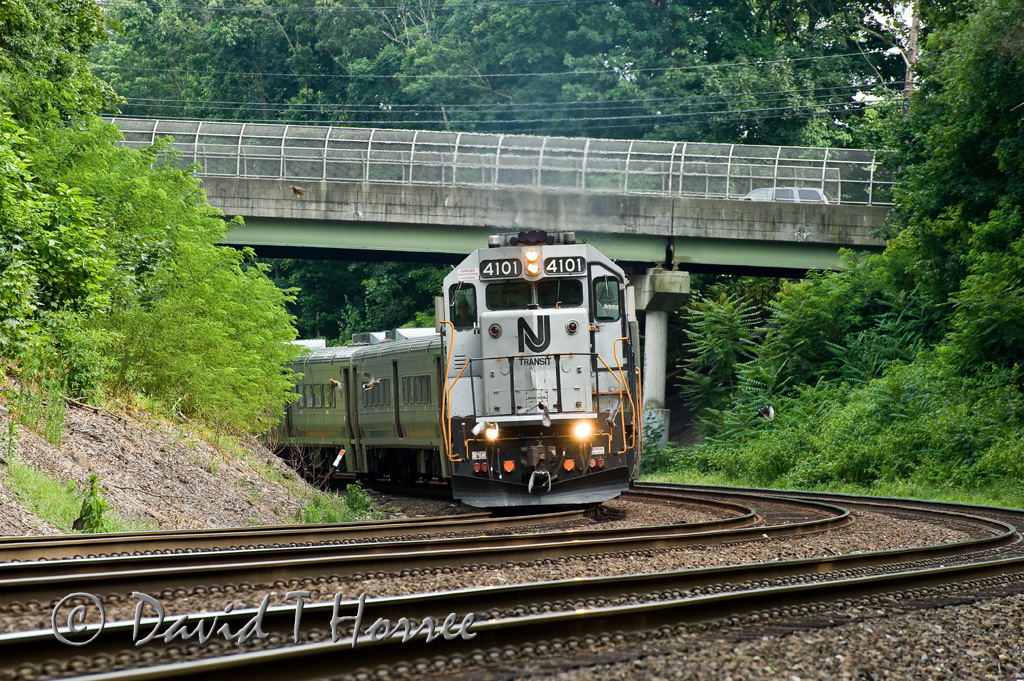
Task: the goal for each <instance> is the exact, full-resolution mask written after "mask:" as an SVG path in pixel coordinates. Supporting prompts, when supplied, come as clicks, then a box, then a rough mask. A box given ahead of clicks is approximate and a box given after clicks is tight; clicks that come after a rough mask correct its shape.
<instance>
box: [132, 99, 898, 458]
mask: <svg viewBox="0 0 1024 681" xmlns="http://www.w3.org/2000/svg"><path fill="white" fill-rule="evenodd" d="M114 122H115V123H116V124H117V125H119V126H120V127H121V129H122V131H123V133H124V137H125V143H126V144H127V145H129V146H143V145H148V144H151V143H152V142H153V141H154V140H155V139H156V137H162V136H165V135H173V136H174V146H175V147H176V148H177V149H178V150H179V151H180V152H181V155H182V161H183V162H184V163H186V164H192V163H197V164H199V166H200V170H199V171H198V174H199V175H200V176H201V177H202V180H203V186H204V188H205V190H206V194H207V197H208V198H209V200H210V203H211V204H213V205H214V206H216V207H217V208H220V209H221V210H223V211H224V213H225V214H226V215H227V216H229V217H230V216H236V215H240V216H242V217H243V218H245V226H244V227H242V228H239V229H236V230H233V231H232V232H230V233H229V234H228V236H227V243H228V244H231V245H239V246H252V247H254V248H256V249H257V251H258V252H261V253H263V254H265V255H289V256H296V257H302V256H303V255H316V254H320V253H322V252H323V251H330V252H331V254H333V255H334V257H340V258H352V259H367V260H369V259H378V258H381V257H387V258H391V259H395V258H405V259H409V260H419V261H422V260H425V259H426V260H430V259H432V260H439V261H448V262H452V263H454V262H458V261H459V260H461V258H462V257H463V256H465V255H466V254H467V253H469V252H471V251H472V250H473V249H475V248H480V247H486V245H487V237H488V235H490V234H493V233H497V232H502V231H523V230H530V229H544V230H547V231H558V230H568V231H574V232H576V235H577V238H578V239H579V240H586V241H588V242H589V243H592V244H593V245H594V246H595V247H597V248H598V249H599V250H601V251H602V252H603V253H605V254H606V255H609V256H610V257H612V258H615V259H616V260H618V261H620V262H621V263H623V264H626V265H627V266H629V267H628V268H629V270H630V271H631V272H632V276H631V280H632V281H633V284H634V286H635V288H636V290H637V297H638V301H637V306H638V308H639V309H641V310H643V312H644V315H645V348H644V352H645V357H644V384H645V392H644V409H645V411H646V414H645V418H647V419H648V423H652V422H653V423H654V424H655V427H657V425H658V424H661V425H662V426H667V419H668V412H667V411H666V410H665V409H664V407H665V344H666V342H667V325H668V313H669V312H670V311H672V310H675V309H677V308H678V307H679V306H680V305H682V303H683V302H684V301H685V298H686V295H687V294H688V293H689V272H694V271H713V272H743V273H752V274H757V273H761V274H776V275H789V276H794V275H795V276H800V275H802V274H803V273H805V272H806V271H807V270H810V269H835V268H837V267H838V265H839V249H840V248H852V249H856V250H869V251H877V250H881V249H882V248H883V247H884V245H885V244H884V241H883V240H881V239H879V238H877V237H874V236H872V233H873V232H874V231H875V230H878V229H880V228H881V227H882V224H883V220H884V218H885V215H886V213H887V212H888V207H889V190H890V186H891V180H890V178H889V177H888V176H887V174H886V173H885V171H884V170H883V169H882V168H881V167H880V166H879V164H878V161H877V158H876V154H875V152H872V151H865V150H848V149H819V148H799V147H764V146H747V145H729V144H700V143H688V142H651V141H640V140H633V141H630V140H601V139H583V138H567V137H563V138H559V137H537V136H527V135H500V134H491V133H451V132H436V131H427V130H420V131H415V130H379V129H365V128H338V127H325V126H314V125H303V126H295V125H268V124H255V123H220V122H202V121H179V120H161V121H157V120H147V119H123V118H122V119H114ZM769 187H776V188H777V187H803V188H813V189H820V190H821V191H823V192H824V193H825V194H826V195H827V196H828V197H829V201H830V203H829V204H827V205H823V204H814V203H782V202H754V201H742V200H738V199H741V198H742V197H743V196H744V195H746V194H747V193H748V192H750V191H752V190H754V189H761V188H769ZM652 265H656V266H655V267H652ZM662 432H663V433H664V434H666V435H667V428H662ZM666 435H663V438H664V437H665V436H666Z"/></svg>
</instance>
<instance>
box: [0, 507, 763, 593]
mask: <svg viewBox="0 0 1024 681" xmlns="http://www.w3.org/2000/svg"><path fill="white" fill-rule="evenodd" d="M716 505H717V506H718V507H719V508H721V509H723V510H726V509H727V510H729V511H731V512H734V513H736V515H734V516H732V517H728V518H724V519H718V520H708V521H703V522H699V523H689V524H685V525H654V526H649V527H641V528H625V529H600V528H599V529H592V530H558V531H553V532H545V533H533V534H498V535H484V534H475V535H471V536H463V537H431V538H429V539H412V538H408V534H409V533H408V532H402V529H404V527H403V526H400V527H399V529H398V530H397V531H395V532H394V533H393V534H395V535H398V536H399V537H400V538H398V539H394V540H392V541H378V542H372V543H366V542H362V543H361V542H355V541H353V542H350V543H344V544H339V543H320V544H308V545H300V546H264V547H243V548H223V549H210V550H205V551H191V552H177V553H148V552H147V553H139V552H133V553H131V554H128V555H111V556H102V557H88V558H68V559H56V560H45V561H21V562H17V563H0V580H2V579H16V578H19V577H25V576H44V575H55V574H60V575H65V576H71V575H75V574H85V573H91V572H95V570H96V567H95V566H97V565H99V566H104V567H106V568H107V569H108V570H110V571H114V570H135V569H143V568H151V569H160V568H165V567H177V566H183V567H185V566H191V567H198V566H202V565H205V564H216V563H220V562H224V561H227V560H235V561H244V560H257V559H258V560H263V561H269V560H275V559H277V558H284V557H286V556H287V557H288V558H294V557H303V558H307V559H313V558H335V557H340V556H344V555H366V554H374V553H394V552H396V551H401V550H410V551H415V550H417V549H421V548H424V547H437V546H439V545H440V546H445V547H457V548H461V549H463V550H473V549H477V548H481V547H494V546H503V545H519V544H526V543H530V542H532V541H538V542H544V543H549V542H552V541H558V540H566V541H567V540H600V539H605V538H617V537H622V536H629V535H633V534H636V535H643V534H650V535H654V534H692V533H698V532H715V531H722V530H726V529H730V528H736V527H744V526H747V525H752V524H754V523H755V522H756V521H757V519H758V516H757V514H756V513H755V512H754V510H753V509H751V508H749V507H745V506H739V505H737V504H730V503H724V502H716ZM454 524H455V523H452V525H454ZM432 527H436V526H432ZM452 529H454V530H458V529H460V528H459V527H458V526H456V527H454V528H452ZM468 529H469V530H475V529H477V530H478V529H481V528H475V527H472V523H470V526H469V527H468ZM376 536H377V535H376V534H374V533H370V534H369V535H368V537H369V538H376ZM345 538H353V537H345Z"/></svg>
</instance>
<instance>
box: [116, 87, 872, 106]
mask: <svg viewBox="0 0 1024 681" xmlns="http://www.w3.org/2000/svg"><path fill="white" fill-rule="evenodd" d="M886 85H891V84H886V83H870V84H861V85H835V86H829V87H818V88H802V89H792V90H764V91H760V92H746V93H720V94H704V95H694V96H691V97H653V98H640V99H610V100H600V101H572V102H517V103H512V104H503V103H500V102H491V103H483V104H455V103H438V104H385V103H379V104H327V103H308V102H305V103H289V102H232V101H217V100H201V99H167V98H157V97H127V98H125V100H126V101H127V102H129V103H131V104H132V105H134V106H140V107H142V106H144V107H158V106H170V105H178V104H181V105H185V104H195V105H203V106H208V107H231V108H238V109H254V108H261V109H289V110H299V111H301V110H310V111H320V112H323V111H354V112H383V113H388V112H394V111H398V112H406V113H411V112H417V111H423V112H434V111H441V110H447V111H458V110H477V111H480V110H493V111H496V112H508V111H513V110H518V109H532V110H535V111H560V110H565V109H594V108H603V109H620V108H622V109H624V108H630V107H639V106H642V105H647V104H671V103H680V104H684V105H690V104H697V103H701V102H718V101H722V100H732V99H748V98H752V97H760V96H763V95H787V94H808V93H824V92H835V93H836V94H840V93H841V92H842V91H849V90H873V89H877V88H879V87H885V86H886Z"/></svg>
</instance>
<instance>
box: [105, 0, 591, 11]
mask: <svg viewBox="0 0 1024 681" xmlns="http://www.w3.org/2000/svg"><path fill="white" fill-rule="evenodd" d="M607 3H608V0H506V1H505V2H473V3H461V4H456V5H447V4H446V5H436V6H434V7H431V8H430V10H429V11H430V12H431V13H439V12H455V11H458V10H465V9H478V8H479V9H489V8H493V7H499V8H505V7H513V8H518V7H558V6H569V5H598V4H607ZM97 4H99V6H100V7H104V8H109V9H145V8H159V9H176V10H202V11H207V12H238V13H243V14H256V13H259V14H268V13H274V14H280V13H284V14H293V13H297V14H339V13H340V14H363V13H373V12H409V13H415V12H416V11H417V10H418V9H419V8H416V7H411V6H408V5H379V6H372V7H357V6H341V5H335V6H332V7H315V6H308V5H306V6H301V5H300V6H292V7H281V6H278V7H272V6H270V5H234V6H231V5H179V4H162V3H149V2H147V3H144V4H143V3H128V2H99V3H97Z"/></svg>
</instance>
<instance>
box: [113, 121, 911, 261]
mask: <svg viewBox="0 0 1024 681" xmlns="http://www.w3.org/2000/svg"><path fill="white" fill-rule="evenodd" d="M114 122H115V123H117V124H118V125H119V126H120V127H121V129H122V131H123V132H124V135H125V140H126V143H127V144H128V145H130V146H141V145H146V144H150V143H152V142H153V140H154V139H155V138H156V137H160V136H164V135H173V136H174V140H175V142H174V146H175V147H176V148H177V149H179V150H180V152H181V154H182V160H183V162H185V163H198V164H199V165H200V166H201V170H200V171H199V173H198V174H199V175H200V176H201V177H202V179H203V186H204V188H205V190H206V193H207V196H208V198H209V200H210V203H211V204H213V205H214V206H216V207H218V208H220V209H221V210H223V211H224V213H225V214H226V215H228V216H235V215H241V216H242V217H244V218H245V227H243V228H240V229H237V230H234V231H233V232H231V233H230V234H229V235H228V239H227V241H228V243H230V244H233V245H245V246H253V247H255V248H256V249H257V250H258V251H260V252H262V253H265V254H268V255H274V254H287V255H298V253H296V251H297V250H298V249H303V250H307V249H316V250H324V249H327V250H331V251H335V252H338V251H340V253H337V256H341V257H353V258H365V259H372V258H373V257H379V256H378V255H377V254H378V253H380V252H384V253H387V254H388V255H389V257H396V256H397V257H406V258H408V259H416V260H423V259H433V260H439V261H449V262H455V261H457V260H458V259H460V258H461V257H462V256H463V255H465V254H466V253H468V252H470V251H471V250H473V249H474V248H477V247H482V246H485V245H486V243H487V236H488V235H489V234H491V233H494V232H499V231H521V230H529V229H545V230H548V231H552V230H571V231H575V232H576V233H577V235H578V237H579V238H580V239H585V240H586V241H588V242H590V243H592V244H594V245H595V246H596V247H597V248H599V249H600V250H602V251H603V252H605V253H607V254H609V255H611V256H612V257H614V258H617V259H618V260H620V261H623V262H627V263H636V264H638V265H642V264H647V263H661V264H664V265H668V266H670V267H672V266H675V267H679V268H683V269H686V270H688V271H719V272H722V271H737V272H751V273H757V272H762V273H765V272H771V273H776V274H790V275H793V274H802V273H803V272H804V271H806V270H808V269H834V268H836V267H837V266H838V251H839V249H840V248H844V247H845V248H853V249H859V250H880V249H881V248H882V247H884V242H883V241H882V240H881V239H879V238H876V237H873V236H872V232H873V231H875V230H878V229H879V228H881V227H882V221H883V219H884V217H885V215H886V212H887V210H888V201H889V189H890V185H891V180H890V179H889V177H888V175H887V173H886V172H885V171H884V170H883V169H882V168H880V166H879V164H878V162H877V158H876V154H875V152H872V151H865V150H849V149H822V148H801V147H764V146H750V145H729V144H699V143H685V142H654V141H641V140H634V141H630V140H601V139H585V138H558V137H539V136H528V135H499V134H491V133H451V132H437V131H427V130H420V131H415V130H379V129H365V128H338V127H326V126H313V125H308V126H307V125H303V126H296V125H269V124H255V123H219V122H203V121H179V120H159V121H157V120H148V119H126V118H122V119H114ZM765 187H809V188H815V189H820V190H822V191H823V192H824V193H825V194H826V195H827V196H828V197H829V200H830V202H831V203H830V204H829V205H822V204H804V203H781V202H754V201H737V200H736V199H739V198H741V197H743V196H744V195H745V194H747V193H748V192H750V191H751V190H754V189H759V188H765ZM307 252H309V251H308V250H307Z"/></svg>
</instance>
